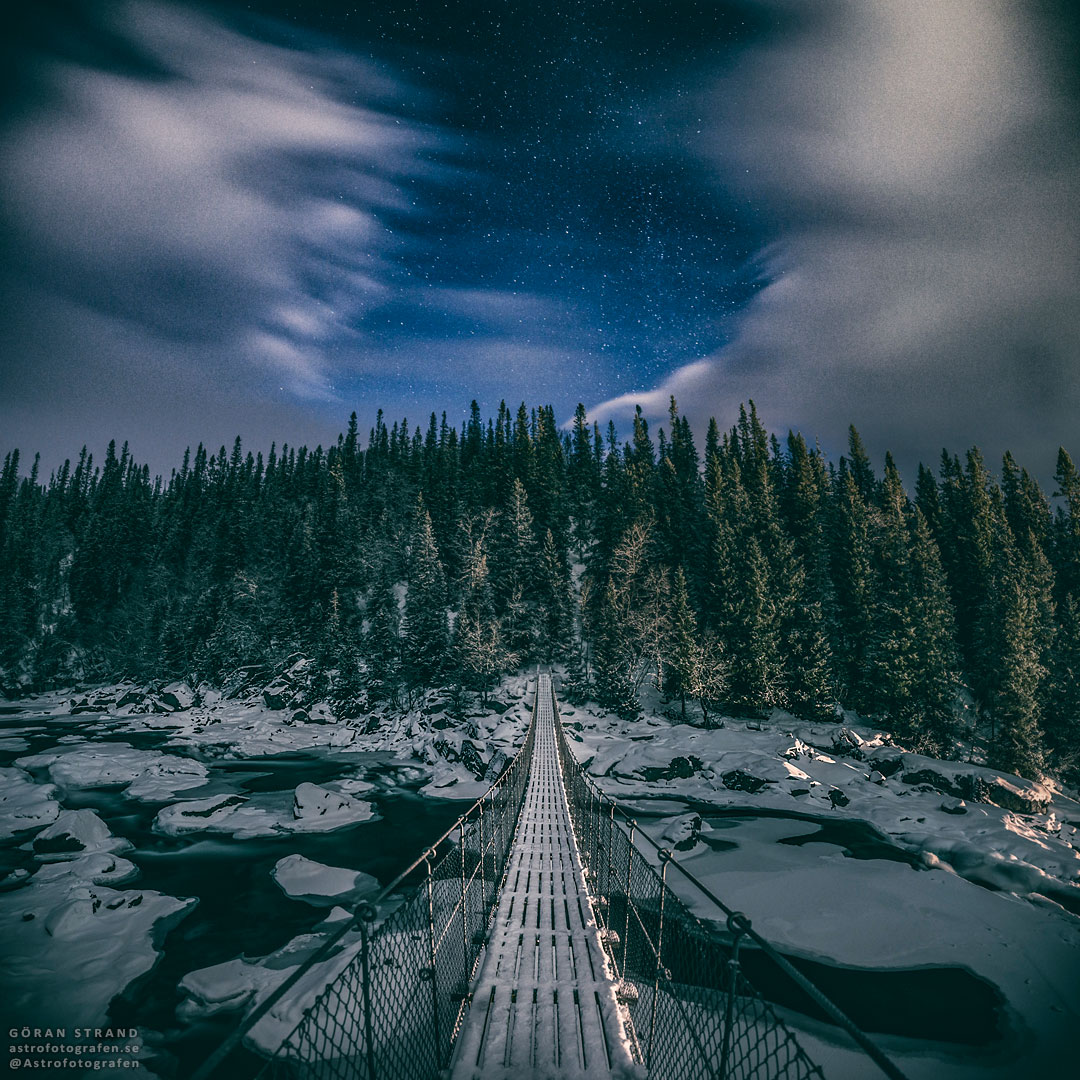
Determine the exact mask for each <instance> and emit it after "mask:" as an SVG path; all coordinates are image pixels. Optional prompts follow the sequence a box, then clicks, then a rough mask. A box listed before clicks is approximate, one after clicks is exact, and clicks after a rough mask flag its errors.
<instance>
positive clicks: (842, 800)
mask: <svg viewBox="0 0 1080 1080" xmlns="http://www.w3.org/2000/svg"><path fill="white" fill-rule="evenodd" d="M829 802H831V803H832V804H833V806H834V807H836V806H847V805H848V803H850V802H851V800H850V799H849V798H848V797H847V796H846V795H845V794H844V793H843V792H842V791H841V790H840V789H839V788H832V789H831V790H830V791H829Z"/></svg>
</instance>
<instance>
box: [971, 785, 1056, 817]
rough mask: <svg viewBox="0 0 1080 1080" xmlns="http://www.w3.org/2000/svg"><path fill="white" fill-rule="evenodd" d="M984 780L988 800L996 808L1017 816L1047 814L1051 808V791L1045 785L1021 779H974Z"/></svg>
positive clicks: (986, 799)
mask: <svg viewBox="0 0 1080 1080" xmlns="http://www.w3.org/2000/svg"><path fill="white" fill-rule="evenodd" d="M972 779H979V780H983V782H984V785H985V787H984V791H985V795H986V798H985V800H984V801H986V802H992V803H993V804H994V805H995V806H1000V807H1003V808H1004V809H1006V810H1012V811H1014V812H1015V813H1017V814H1045V813H1046V811H1047V810H1048V809H1049V808H1050V799H1051V791H1050V789H1049V788H1047V787H1046V786H1045V785H1043V784H1035V783H1031V782H1030V781H1027V780H1021V779H1020V778H1019V777H1005V776H993V777H988V778H985V779H984V778H983V777H973V778H972Z"/></svg>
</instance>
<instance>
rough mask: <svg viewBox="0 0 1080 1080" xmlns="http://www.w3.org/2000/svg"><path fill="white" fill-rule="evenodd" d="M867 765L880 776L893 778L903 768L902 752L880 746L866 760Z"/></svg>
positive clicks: (891, 747) (894, 748)
mask: <svg viewBox="0 0 1080 1080" xmlns="http://www.w3.org/2000/svg"><path fill="white" fill-rule="evenodd" d="M867 764H869V766H870V767H871V768H872V769H876V770H877V771H878V772H879V773H881V775H882V776H895V775H896V774H897V773H898V772H899V771H900V770H901V769H902V768H903V767H904V752H903V750H898V749H896V747H893V746H880V747H878V748H877V749H876V750H874V752H873V754H872V755H871V756H870V757H869V758H868V759H867Z"/></svg>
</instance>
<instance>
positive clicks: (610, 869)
mask: <svg viewBox="0 0 1080 1080" xmlns="http://www.w3.org/2000/svg"><path fill="white" fill-rule="evenodd" d="M614 845H615V802H614V800H613V801H612V803H611V814H610V817H609V819H608V835H607V860H606V861H605V865H604V871H605V874H604V896H605V897H607V900H608V903H609V904H610V902H611V875H612V874H613V873H614V871H615V867H614V866H613V865H612V859H613V858H614V855H613V851H612V849H613V848H614Z"/></svg>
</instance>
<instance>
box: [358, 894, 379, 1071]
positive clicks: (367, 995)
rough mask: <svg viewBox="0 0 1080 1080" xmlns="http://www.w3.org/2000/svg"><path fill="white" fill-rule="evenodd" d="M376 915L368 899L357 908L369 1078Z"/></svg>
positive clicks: (372, 1068) (372, 1064) (372, 1057)
mask: <svg viewBox="0 0 1080 1080" xmlns="http://www.w3.org/2000/svg"><path fill="white" fill-rule="evenodd" d="M375 915H376V911H375V906H374V905H373V904H369V903H368V902H367V901H366V900H365V901H364V902H363V903H362V904H360V905H359V906H358V907H357V909H356V921H357V922H358V923H359V924H360V965H361V970H362V971H363V976H364V983H363V988H364V1042H365V1043H366V1049H367V1071H368V1074H367V1080H376V1077H375V1035H374V1031H373V1028H374V1025H373V1024H372V1020H371V961H370V948H369V946H370V944H371V925H370V924H371V922H372V921H373V920H374V918H375Z"/></svg>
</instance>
